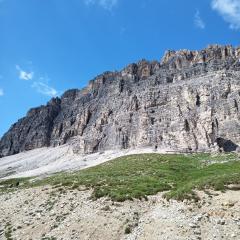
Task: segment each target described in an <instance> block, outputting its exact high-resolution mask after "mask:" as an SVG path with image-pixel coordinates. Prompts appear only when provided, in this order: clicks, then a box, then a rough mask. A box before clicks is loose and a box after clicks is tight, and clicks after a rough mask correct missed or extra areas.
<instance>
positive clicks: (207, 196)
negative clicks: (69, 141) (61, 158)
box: [0, 154, 240, 240]
mask: <svg viewBox="0 0 240 240" xmlns="http://www.w3.org/2000/svg"><path fill="white" fill-rule="evenodd" d="M219 190H221V192H220V191H219ZM239 190H240V161H239V156H238V155H235V154H227V155H226V154H221V155H209V154H193V155H173V154H171V155H160V154H141V155H130V156H126V157H121V158H118V159H116V160H113V161H109V162H107V163H104V164H102V165H99V166H96V167H93V168H89V169H85V170H81V171H78V172H74V173H61V174H57V175H53V176H51V177H48V178H44V179H10V180H5V181H0V202H1V206H0V239H7V240H10V239H17V240H18V239H24V240H25V239H29V240H30V239H34V240H35V239H36V240H37V239H40V240H44V239H45V240H49V239H50V240H54V239H89V240H90V239H99V240H103V239H104V240H105V239H109V240H110V239H129V240H130V239H146V240H147V239H170V240H176V239H189V240H190V239H239V236H240V191H239ZM173 199H176V200H173ZM177 200H178V201H177Z"/></svg>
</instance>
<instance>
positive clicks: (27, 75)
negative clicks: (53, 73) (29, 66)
mask: <svg viewBox="0 0 240 240" xmlns="http://www.w3.org/2000/svg"><path fill="white" fill-rule="evenodd" d="M16 69H17V71H18V76H19V79H21V80H26V81H28V80H32V79H33V76H34V72H26V71H24V70H23V69H22V68H21V67H20V66H19V65H16Z"/></svg>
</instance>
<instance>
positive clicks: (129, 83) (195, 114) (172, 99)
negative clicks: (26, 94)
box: [0, 45, 240, 157]
mask: <svg viewBox="0 0 240 240" xmlns="http://www.w3.org/2000/svg"><path fill="white" fill-rule="evenodd" d="M239 109H240V47H237V48H234V47H232V46H220V45H210V46H208V47H207V48H206V49H203V50H200V51H189V50H180V51H167V52H166V53H165V55H164V56H163V58H162V60H161V61H160V62H158V61H146V60H141V61H140V62H138V63H133V64H130V65H128V66H127V67H126V68H124V69H123V70H121V71H119V72H105V73H103V74H101V75H99V76H97V77H96V78H95V79H93V80H91V81H90V82H89V84H88V86H87V87H86V88H84V89H81V90H78V89H72V90H68V91H66V92H65V93H64V94H63V95H62V96H61V98H53V99H52V100H51V101H49V102H48V103H47V104H46V105H45V106H40V107H37V108H33V109H30V110H29V112H28V113H27V115H26V117H24V118H22V119H20V120H19V121H18V122H17V123H15V124H13V125H12V127H11V128H10V129H9V131H8V132H7V133H6V134H5V135H4V136H3V137H2V139H1V141H0V157H4V156H7V155H13V154H16V153H19V152H22V151H27V150H31V149H35V148H40V147H45V146H58V145H63V144H66V143H68V144H71V145H72V146H74V150H75V151H76V152H80V153H93V152H97V151H104V150H108V149H126V148H135V147H142V146H153V147H154V148H169V149H172V150H184V151H209V150H211V149H216V148H220V149H222V150H224V151H234V150H236V149H237V148H238V145H239V144H240V113H239Z"/></svg>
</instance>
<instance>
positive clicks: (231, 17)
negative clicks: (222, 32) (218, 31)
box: [212, 0, 240, 30]
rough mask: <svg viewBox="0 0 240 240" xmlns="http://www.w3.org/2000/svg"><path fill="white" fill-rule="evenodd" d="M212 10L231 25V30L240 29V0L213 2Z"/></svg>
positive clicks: (218, 0) (214, 0)
mask: <svg viewBox="0 0 240 240" xmlns="http://www.w3.org/2000/svg"><path fill="white" fill-rule="evenodd" d="M212 9H213V10H215V11H217V12H218V13H219V14H220V15H221V16H222V17H223V19H224V20H225V21H226V22H227V23H229V24H230V25H229V27H230V28H231V29H235V30H239V29H240V0H212Z"/></svg>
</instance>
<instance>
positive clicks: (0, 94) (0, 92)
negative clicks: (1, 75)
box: [0, 88, 4, 97]
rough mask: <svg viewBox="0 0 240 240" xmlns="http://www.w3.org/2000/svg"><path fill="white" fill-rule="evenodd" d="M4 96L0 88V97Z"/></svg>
mask: <svg viewBox="0 0 240 240" xmlns="http://www.w3.org/2000/svg"><path fill="white" fill-rule="evenodd" d="M3 95H4V91H3V89H2V88H0V97H1V96H3Z"/></svg>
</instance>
